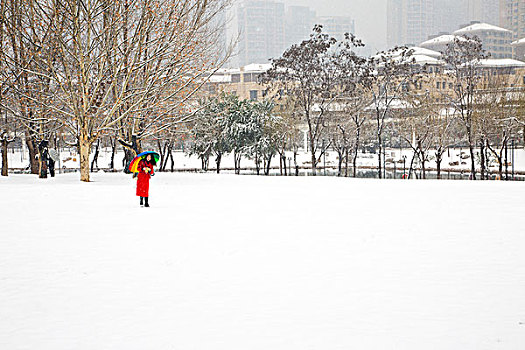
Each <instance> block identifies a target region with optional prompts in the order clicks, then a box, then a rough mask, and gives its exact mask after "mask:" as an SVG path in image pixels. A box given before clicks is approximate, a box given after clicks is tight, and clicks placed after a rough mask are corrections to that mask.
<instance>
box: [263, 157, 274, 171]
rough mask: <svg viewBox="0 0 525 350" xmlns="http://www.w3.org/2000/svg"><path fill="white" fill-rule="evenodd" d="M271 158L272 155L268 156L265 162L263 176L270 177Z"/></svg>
mask: <svg viewBox="0 0 525 350" xmlns="http://www.w3.org/2000/svg"><path fill="white" fill-rule="evenodd" d="M272 158H273V154H270V155H269V157H268V159H267V160H266V162H265V163H266V167H265V171H264V174H265V175H267V176H268V175H270V163H271V162H272Z"/></svg>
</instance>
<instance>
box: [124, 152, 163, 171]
mask: <svg viewBox="0 0 525 350" xmlns="http://www.w3.org/2000/svg"><path fill="white" fill-rule="evenodd" d="M148 154H151V155H152V157H153V159H155V163H158V162H159V160H160V155H159V154H158V153H157V152H153V151H146V152H142V153H141V154H139V155H137V156H136V157H135V158H134V159H133V160H132V161H131V163H129V168H128V169H129V171H131V172H132V173H138V172H139V169H138V167H139V163H140V161H141V160H142V159H146V156H147V155H148Z"/></svg>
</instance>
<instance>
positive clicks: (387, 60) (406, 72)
mask: <svg viewBox="0 0 525 350" xmlns="http://www.w3.org/2000/svg"><path fill="white" fill-rule="evenodd" d="M412 54H413V51H412V50H409V49H408V48H406V47H396V48H393V49H390V50H388V51H386V52H385V51H383V52H380V53H379V54H377V55H376V56H375V57H373V58H372V59H371V60H372V64H373V65H374V66H375V72H374V74H372V81H371V84H370V93H371V95H372V106H371V109H372V110H373V114H374V117H375V124H376V137H377V149H378V177H379V178H382V176H383V174H382V170H383V164H382V163H383V159H382V157H383V154H382V153H383V142H384V140H383V131H384V130H385V120H386V119H387V117H390V113H391V111H392V109H393V108H395V106H396V104H399V103H403V97H404V96H405V95H406V93H407V92H408V88H409V86H410V84H414V80H415V79H417V77H416V74H415V73H417V72H419V68H418V66H417V65H415V62H414V60H413V58H412Z"/></svg>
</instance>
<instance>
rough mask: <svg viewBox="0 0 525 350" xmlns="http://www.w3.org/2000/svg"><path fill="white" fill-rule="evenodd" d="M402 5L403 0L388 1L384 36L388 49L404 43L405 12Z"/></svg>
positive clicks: (403, 3)
mask: <svg viewBox="0 0 525 350" xmlns="http://www.w3.org/2000/svg"><path fill="white" fill-rule="evenodd" d="M404 5H405V1H404V0H388V3H387V14H388V15H387V35H386V43H387V45H388V47H394V46H396V45H400V44H401V43H403V42H404V41H405V34H404V33H405V26H406V25H405V23H406V12H405V11H404Z"/></svg>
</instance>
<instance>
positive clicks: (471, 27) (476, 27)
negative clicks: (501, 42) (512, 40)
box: [454, 23, 511, 35]
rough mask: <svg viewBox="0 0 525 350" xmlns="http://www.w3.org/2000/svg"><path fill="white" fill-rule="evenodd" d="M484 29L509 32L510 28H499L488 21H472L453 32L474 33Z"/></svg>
mask: <svg viewBox="0 0 525 350" xmlns="http://www.w3.org/2000/svg"><path fill="white" fill-rule="evenodd" d="M484 31H495V32H504V33H511V31H510V30H508V29H505V28H501V27H498V26H495V25H492V24H488V23H474V24H471V25H469V26H467V27H464V28H461V29H458V30H456V31H455V32H454V34H456V35H462V34H469V33H476V32H484Z"/></svg>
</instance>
